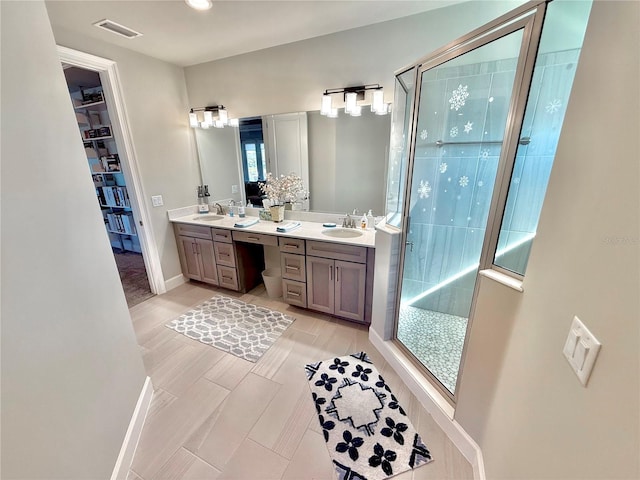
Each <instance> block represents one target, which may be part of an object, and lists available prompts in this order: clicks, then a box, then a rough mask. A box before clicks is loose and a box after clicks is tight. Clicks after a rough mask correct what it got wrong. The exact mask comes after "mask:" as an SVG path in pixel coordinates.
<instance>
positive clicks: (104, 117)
mask: <svg viewBox="0 0 640 480" xmlns="http://www.w3.org/2000/svg"><path fill="white" fill-rule="evenodd" d="M71 98H72V101H73V106H74V109H75V112H76V120H77V122H78V127H79V129H80V135H81V137H82V141H83V142H84V149H85V154H86V155H87V161H88V162H89V168H90V169H91V175H92V178H93V183H94V186H95V188H96V196H97V199H98V203H99V204H100V208H101V209H102V216H103V218H104V223H105V228H106V229H107V232H109V237H110V238H111V240H112V244H113V243H114V241H115V244H116V245H117V246H118V247H119V248H120V249H121V250H133V251H139V242H138V240H137V232H136V226H135V221H134V219H133V213H132V211H131V203H130V201H129V194H128V192H127V187H126V184H125V179H124V175H123V173H122V168H121V164H120V158H119V156H118V154H117V153H116V152H117V148H116V144H115V140H114V138H113V131H112V128H111V122H110V120H109V113H108V111H107V105H106V103H105V101H104V93H103V91H102V87H100V86H98V87H93V88H87V89H82V90H79V91H76V92H72V93H71ZM136 247H138V248H136Z"/></svg>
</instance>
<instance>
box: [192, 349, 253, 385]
mask: <svg viewBox="0 0 640 480" xmlns="http://www.w3.org/2000/svg"><path fill="white" fill-rule="evenodd" d="M253 366H254V364H253V363H252V362H249V361H247V360H244V359H242V358H240V357H236V356H235V355H231V354H230V353H226V354H225V355H224V357H223V358H222V359H221V360H220V361H219V362H218V363H216V364H215V365H214V366H213V367H212V368H210V369H209V371H207V373H205V375H204V376H205V377H206V378H207V379H209V380H211V381H212V382H215V383H217V384H218V385H221V386H223V387H224V388H228V389H229V390H233V389H234V388H236V387H237V386H238V384H239V383H240V381H241V380H242V379H243V378H244V377H245V376H246V375H247V373H249V371H250V370H251V369H252V368H253Z"/></svg>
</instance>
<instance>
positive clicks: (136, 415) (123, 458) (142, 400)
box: [111, 377, 153, 480]
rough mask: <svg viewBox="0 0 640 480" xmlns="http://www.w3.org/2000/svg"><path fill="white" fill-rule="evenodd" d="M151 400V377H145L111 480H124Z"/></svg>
mask: <svg viewBox="0 0 640 480" xmlns="http://www.w3.org/2000/svg"><path fill="white" fill-rule="evenodd" d="M152 399H153V384H152V383H151V377H147V378H146V379H145V381H144V385H143V386H142V390H141V391H140V396H139V397H138V403H137V404H136V408H135V410H134V411H133V415H132V416H131V421H130V422H129V428H127V433H126V434H125V436H124V441H123V442H122V447H121V448H120V454H119V455H118V459H117V460H116V465H115V467H113V473H112V474H111V480H126V478H127V475H128V474H129V468H130V467H131V462H132V461H133V456H134V455H135V453H136V448H137V447H138V440H140V435H141V434H142V427H143V426H144V422H145V420H146V418H147V413H148V412H149V406H150V405H151V400H152Z"/></svg>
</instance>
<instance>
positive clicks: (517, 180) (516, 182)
mask: <svg viewBox="0 0 640 480" xmlns="http://www.w3.org/2000/svg"><path fill="white" fill-rule="evenodd" d="M513 183H515V184H516V185H518V184H519V183H520V179H519V178H517V177H516V178H514V179H513Z"/></svg>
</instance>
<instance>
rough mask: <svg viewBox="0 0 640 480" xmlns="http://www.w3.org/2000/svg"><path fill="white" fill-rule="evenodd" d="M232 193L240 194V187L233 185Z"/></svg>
mask: <svg viewBox="0 0 640 480" xmlns="http://www.w3.org/2000/svg"><path fill="white" fill-rule="evenodd" d="M231 193H238V185H231Z"/></svg>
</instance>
